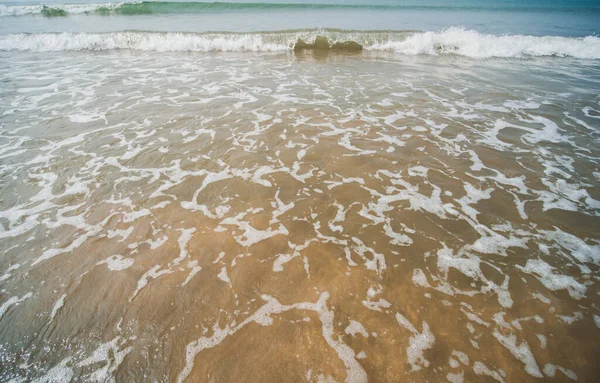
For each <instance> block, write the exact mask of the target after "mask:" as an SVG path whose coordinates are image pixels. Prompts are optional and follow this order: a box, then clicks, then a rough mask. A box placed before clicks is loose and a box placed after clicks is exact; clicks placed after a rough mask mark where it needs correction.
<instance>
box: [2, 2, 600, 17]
mask: <svg viewBox="0 0 600 383" xmlns="http://www.w3.org/2000/svg"><path fill="white" fill-rule="evenodd" d="M300 9H317V10H318V9H375V10H376V9H380V10H394V9H398V10H440V11H443V10H457V9H459V10H463V11H521V12H526V11H540V10H542V9H543V10H544V11H545V12H549V11H550V12H551V11H554V12H559V11H564V10H566V8H565V4H562V2H557V3H556V4H552V3H550V4H547V3H540V4H521V3H519V2H508V3H503V2H497V3H488V2H485V3H482V4H481V5H476V4H468V3H465V4H462V5H461V4H458V5H456V4H453V5H452V6H449V5H445V4H443V3H438V2H433V3H423V2H421V3H419V2H411V1H408V2H387V1H384V2H371V3H368V4H365V3H352V2H347V3H339V2H328V1H327V0H323V2H312V1H311V2H302V0H299V1H297V2H290V3H281V2H278V3H275V2H233V1H231V2H229V1H223V2H210V1H197V2H194V1H186V2H176V1H169V2H165V1H138V2H135V1H126V2H120V3H99V4H52V5H49V6H44V5H13V6H7V5H0V16H22V15H32V14H42V15H44V16H67V15H69V14H82V13H99V14H114V15H148V14H173V13H187V14H189V13H204V12H227V11H240V10H243V11H252V10H258V11H261V10H262V11H267V10H300ZM567 10H568V11H569V12H574V11H576V12H590V11H592V12H597V11H599V10H600V6H598V5H594V3H593V2H582V3H581V4H578V3H576V4H569V7H568V9H567Z"/></svg>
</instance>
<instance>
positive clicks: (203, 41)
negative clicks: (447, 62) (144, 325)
mask: <svg viewBox="0 0 600 383" xmlns="http://www.w3.org/2000/svg"><path fill="white" fill-rule="evenodd" d="M317 36H322V37H324V38H326V39H327V40H329V41H330V42H331V43H332V46H333V45H334V44H336V43H337V44H349V43H352V44H356V45H360V46H362V48H363V49H364V50H370V51H391V52H395V53H399V54H405V55H457V56H464V57H470V58H492V57H501V58H513V57H515V58H525V57H542V56H556V57H573V58H580V59H600V38H598V37H596V36H587V37H583V38H570V37H558V36H539V37H538V36H521V35H503V36H497V35H489V34H481V33H479V32H477V31H473V30H466V29H463V28H457V27H452V28H449V29H446V30H443V31H441V32H413V31H403V32H402V31H397V32H389V31H379V32H378V31H370V32H359V31H340V30H306V31H282V32H263V33H174V32H168V33H163V32H113V33H42V34H12V35H5V36H0V50H1V51H15V50H20V51H34V52H47V51H85V50H93V51H102V50H115V49H126V50H139V51H157V52H167V51H182V52H188V51H189V52H214V51H223V52H228V51H238V52H242V51H255V52H260V51H265V52H274V51H288V50H293V49H294V47H295V46H296V44H297V42H298V40H299V39H300V40H302V41H303V42H308V44H310V43H313V42H314V41H315V40H316V39H317Z"/></svg>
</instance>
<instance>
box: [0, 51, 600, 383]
mask: <svg viewBox="0 0 600 383" xmlns="http://www.w3.org/2000/svg"><path fill="white" fill-rule="evenodd" d="M156 55H157V54H156V53H144V54H135V53H127V52H122V53H114V52H113V53H110V52H104V53H99V54H90V53H85V54H78V53H61V54H46V55H45V56H43V58H42V57H41V56H39V55H37V54H33V53H32V54H26V53H24V54H11V56H9V55H7V54H0V78H4V79H5V81H4V82H2V84H1V85H0V116H1V117H0V185H1V187H0V251H2V257H0V380H2V381H15V382H20V381H36V380H35V379H41V380H39V381H61V382H62V381H65V382H66V381H99V382H104V381H117V382H129V381H153V382H183V381H185V382H239V381H253V382H274V381H278V382H298V381H310V382H333V381H337V382H364V381H370V382H396V381H398V382H400V381H415V382H422V381H430V382H441V381H450V382H461V381H467V382H468V381H500V382H517V381H535V380H536V378H547V379H548V380H550V381H552V380H554V381H569V380H577V381H579V382H592V381H596V380H597V379H598V376H599V374H600V372H599V371H598V367H597V363H596V355H597V353H598V352H599V351H600V349H599V346H598V342H597V340H598V338H599V336H600V328H599V327H600V300H599V295H598V294H599V291H598V277H599V276H600V274H599V267H598V265H599V263H600V235H599V232H598V227H600V220H599V215H600V188H599V186H600V170H599V165H598V164H599V158H600V157H599V156H600V146H599V141H598V140H599V126H600V106H599V100H600V99H599V98H598V95H597V94H594V93H590V92H589V89H594V87H597V86H598V82H599V81H600V72H599V71H598V66H597V64H595V65H593V64H586V63H585V62H574V61H570V60H568V59H564V60H559V59H549V60H545V59H538V60H533V59H532V60H522V61H519V60H514V61H511V62H507V61H506V60H485V61H484V60H482V61H473V60H467V59H461V58H456V57H407V56H393V55H384V54H368V53H363V54H359V55H338V54H329V55H324V56H323V55H316V56H315V55H312V54H311V53H310V52H309V53H306V54H298V55H294V54H293V53H285V54H235V53H231V54H203V55H195V54H175V53H173V54H168V55H165V54H161V59H160V60H157V59H156ZM44 379H45V380H44ZM52 379H54V380H52Z"/></svg>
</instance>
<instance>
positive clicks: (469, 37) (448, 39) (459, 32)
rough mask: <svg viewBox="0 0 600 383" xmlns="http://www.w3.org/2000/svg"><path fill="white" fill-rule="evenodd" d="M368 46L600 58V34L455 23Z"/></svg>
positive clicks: (426, 52) (468, 53) (474, 54)
mask: <svg viewBox="0 0 600 383" xmlns="http://www.w3.org/2000/svg"><path fill="white" fill-rule="evenodd" d="M366 48H367V49H372V50H388V51H393V52H397V53H402V54H407V55H440V54H454V55H459V56H466V57H472V58H487V57H525V56H560V57H567V56H569V57H576V58H583V59H598V58H600V38H598V37H596V36H587V37H584V38H568V37H558V36H540V37H537V36H522V35H505V36H496V35H488V34H481V33H479V32H477V31H474V30H466V29H463V28H457V27H452V28H448V29H446V30H444V31H442V32H425V33H415V34H414V35H412V36H409V37H408V38H406V39H405V40H401V41H387V42H383V43H377V44H374V45H372V46H370V47H366Z"/></svg>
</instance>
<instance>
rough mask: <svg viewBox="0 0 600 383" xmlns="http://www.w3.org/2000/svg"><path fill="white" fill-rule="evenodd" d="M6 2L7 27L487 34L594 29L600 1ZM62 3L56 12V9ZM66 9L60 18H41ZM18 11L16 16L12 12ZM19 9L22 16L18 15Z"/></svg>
mask: <svg viewBox="0 0 600 383" xmlns="http://www.w3.org/2000/svg"><path fill="white" fill-rule="evenodd" d="M102 3H103V1H101V0H89V1H83V2H70V1H68V2H64V1H46V2H45V4H46V5H47V6H48V10H49V12H42V10H41V7H40V4H41V2H31V1H17V2H15V1H8V2H0V4H1V5H0V15H4V17H3V18H2V23H1V26H0V30H1V32H2V33H4V34H5V33H18V32H64V31H80V32H82V31H83V32H107V31H120V30H131V29H135V30H155V31H182V32H206V31H235V32H250V31H279V30H289V29H302V28H339V29H358V30H419V31H440V30H442V29H444V28H448V27H451V26H462V27H464V28H467V29H475V30H477V31H479V32H482V33H493V34H504V33H510V34H526V35H535V36H543V35H553V36H570V37H573V36H588V35H596V34H597V33H598V32H599V31H600V29H599V26H600V2H598V1H591V0H581V1H563V0H560V1H539V0H529V1H473V0H467V1H452V2H449V1H442V0H426V1H415V0H408V1H404V0H378V1H357V0H291V1H281V0H270V1H266V2H257V1H256V0H254V1H252V0H236V1H222V2H216V3H215V2H208V1H193V2H192V1H189V2H180V1H178V2H142V3H133V4H131V3H130V4H122V3H106V4H102ZM56 9H59V10H62V11H60V12H53V11H52V10H56ZM44 14H45V15H46V16H49V15H50V16H51V15H55V16H57V15H58V16H62V17H43V15H44ZM9 15H13V16H12V17H6V16H9ZM18 15H21V16H18Z"/></svg>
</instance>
